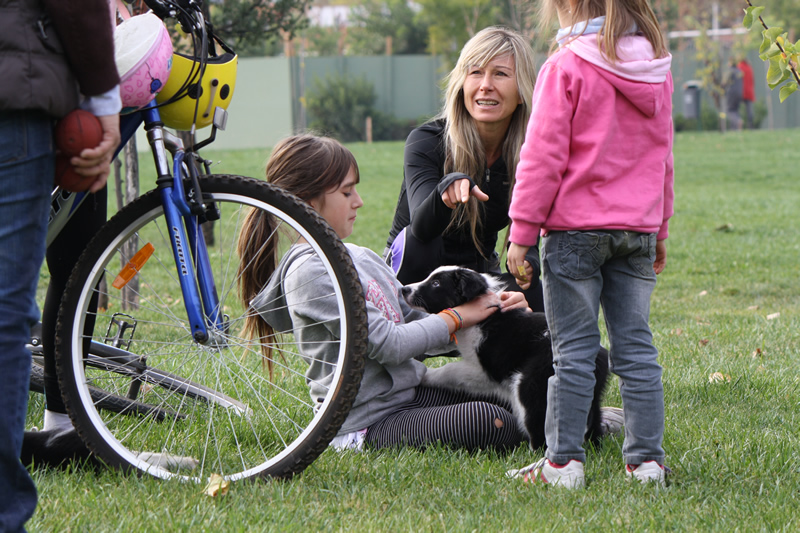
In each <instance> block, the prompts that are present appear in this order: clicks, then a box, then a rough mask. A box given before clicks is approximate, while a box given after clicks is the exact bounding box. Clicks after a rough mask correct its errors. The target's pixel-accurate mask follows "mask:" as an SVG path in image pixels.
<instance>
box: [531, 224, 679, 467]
mask: <svg viewBox="0 0 800 533" xmlns="http://www.w3.org/2000/svg"><path fill="white" fill-rule="evenodd" d="M655 245H656V236H655V235H654V234H644V233H635V232H628V231H556V232H551V233H549V234H548V235H547V236H546V237H545V238H544V240H543V248H542V267H543V273H544V276H543V285H544V304H545V312H546V314H547V321H548V324H549V327H550V333H551V338H552V344H553V367H554V369H555V375H553V376H552V377H551V378H550V381H549V382H548V389H547V415H546V418H545V437H546V440H547V452H546V455H547V457H548V459H550V461H552V462H554V463H558V464H564V463H567V462H569V461H570V460H571V459H577V460H579V461H583V462H585V460H586V453H585V451H584V449H583V439H584V433H585V431H586V421H587V416H588V413H589V407H590V406H591V402H592V393H593V390H594V384H595V379H594V367H595V362H594V361H595V357H596V355H597V351H598V350H599V349H600V329H599V326H598V319H599V308H600V306H601V305H602V306H603V315H604V317H605V321H606V329H607V331H608V337H609V341H610V344H611V347H610V350H609V351H610V358H611V361H610V368H611V371H612V372H614V373H615V374H616V375H617V376H619V382H620V394H621V395H622V407H623V410H624V416H625V443H624V445H623V448H622V455H623V459H624V461H625V463H626V464H634V465H636V464H641V463H643V462H645V461H651V460H655V461H658V463H659V464H663V463H664V450H663V449H662V447H661V444H662V440H663V436H664V388H663V385H662V383H661V373H662V371H661V366H660V365H659V364H658V362H657V358H658V351H657V350H656V348H655V347H654V346H653V336H652V334H651V332H650V326H649V324H648V322H649V318H650V296H651V295H652V293H653V289H654V288H655V285H656V274H655V272H654V270H653V262H654V261H655Z"/></svg>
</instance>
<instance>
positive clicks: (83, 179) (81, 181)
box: [54, 155, 97, 192]
mask: <svg viewBox="0 0 800 533" xmlns="http://www.w3.org/2000/svg"><path fill="white" fill-rule="evenodd" d="M69 159H70V158H69V157H68V156H65V155H57V156H56V179H55V182H54V183H55V184H56V186H58V187H61V188H62V189H64V190H66V191H70V192H83V191H86V190H89V187H91V185H92V183H94V181H95V179H97V176H88V177H87V176H82V175H80V174H78V173H77V172H75V167H73V166H72V165H71V164H70V162H69Z"/></svg>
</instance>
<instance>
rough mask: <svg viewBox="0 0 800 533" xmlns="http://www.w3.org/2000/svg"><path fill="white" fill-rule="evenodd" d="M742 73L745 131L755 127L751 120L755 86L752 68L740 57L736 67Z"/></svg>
mask: <svg viewBox="0 0 800 533" xmlns="http://www.w3.org/2000/svg"><path fill="white" fill-rule="evenodd" d="M736 66H737V67H738V68H739V70H740V71H741V72H742V101H743V102H744V110H745V116H746V117H747V129H749V130H750V129H753V128H754V127H755V121H754V119H753V103H754V102H755V101H756V84H755V79H754V78H753V67H751V66H750V63H748V62H747V59H746V58H745V57H744V56H742V58H741V59H740V61H739V64H738V65H736Z"/></svg>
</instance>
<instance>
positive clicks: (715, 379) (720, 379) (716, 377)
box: [708, 372, 731, 383]
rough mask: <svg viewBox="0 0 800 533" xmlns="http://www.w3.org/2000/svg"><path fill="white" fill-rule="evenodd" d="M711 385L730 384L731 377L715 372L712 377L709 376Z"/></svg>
mask: <svg viewBox="0 0 800 533" xmlns="http://www.w3.org/2000/svg"><path fill="white" fill-rule="evenodd" d="M708 382H709V383H726V382H727V383H730V382H731V377H730V376H729V375H728V374H723V373H722V372H714V373H713V374H711V375H710V376H708Z"/></svg>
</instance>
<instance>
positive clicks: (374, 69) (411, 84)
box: [139, 50, 800, 149]
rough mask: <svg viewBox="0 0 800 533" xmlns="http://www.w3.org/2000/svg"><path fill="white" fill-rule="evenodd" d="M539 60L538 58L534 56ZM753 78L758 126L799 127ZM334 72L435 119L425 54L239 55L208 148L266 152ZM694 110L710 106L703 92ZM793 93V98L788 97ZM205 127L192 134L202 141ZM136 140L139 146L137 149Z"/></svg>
mask: <svg viewBox="0 0 800 533" xmlns="http://www.w3.org/2000/svg"><path fill="white" fill-rule="evenodd" d="M539 59H540V61H543V60H544V58H539ZM749 60H750V63H751V64H752V65H753V71H754V74H755V77H756V98H757V99H759V100H762V101H763V102H765V103H766V107H767V109H768V111H769V114H768V116H767V118H766V119H764V121H763V123H762V125H761V127H762V128H768V127H772V128H789V127H797V126H800V98H798V97H790V98H789V99H788V100H787V101H786V102H784V103H780V101H779V98H778V94H777V91H769V89H768V88H767V86H766V82H765V75H766V67H765V65H764V62H763V61H761V60H760V59H759V58H758V54H757V53H755V52H753V53H751V54H750V56H749ZM696 69H697V64H696V62H695V60H694V53H693V52H692V51H691V50H687V51H679V52H674V53H673V68H672V72H673V77H674V80H675V93H674V95H673V107H674V112H675V113H676V114H677V113H681V114H682V113H683V96H684V95H683V85H684V83H685V82H687V81H689V80H693V79H695V78H696V75H695V72H696ZM334 72H340V73H346V74H351V75H353V76H365V77H366V78H367V79H368V80H369V81H370V82H372V83H373V85H374V86H375V93H376V95H377V101H376V103H375V105H376V108H377V109H378V110H379V111H382V112H384V113H388V114H391V115H394V116H395V117H398V118H405V119H417V118H420V117H429V116H432V115H434V114H436V113H437V112H438V111H439V109H440V106H441V95H442V85H441V84H442V80H443V78H444V76H445V74H446V72H444V71H443V67H442V62H441V60H440V59H439V58H436V57H431V56H416V55H412V56H374V57H350V56H345V57H306V58H298V57H295V58H285V57H268V58H246V59H240V60H239V69H238V78H237V82H236V90H235V98H234V99H233V101H232V102H231V105H230V107H229V109H228V111H229V119H228V128H227V130H226V131H225V132H222V133H220V134H219V135H218V137H217V141H216V142H215V143H214V147H215V148H220V149H223V148H224V149H235V148H268V147H270V146H273V145H274V144H275V142H276V141H277V140H278V139H280V138H282V137H284V136H286V135H289V134H291V133H293V132H296V131H302V130H303V129H305V127H306V125H307V124H308V117H307V116H306V114H305V109H304V107H303V100H304V99H303V95H304V94H305V91H306V90H307V89H308V88H309V87H311V86H312V84H313V83H314V80H324V79H325V77H326V76H327V75H329V74H331V73H334ZM701 96H702V100H701V101H702V105H703V106H705V107H708V106H711V105H712V103H711V100H710V99H709V98H708V95H707V94H706V92H705V91H701ZM794 96H797V95H794ZM205 135H207V130H200V132H199V133H198V138H204V136H205ZM145 142H146V141H145V140H144V137H143V136H142V137H140V140H139V144H140V146H142V147H144V146H146V145H145Z"/></svg>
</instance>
